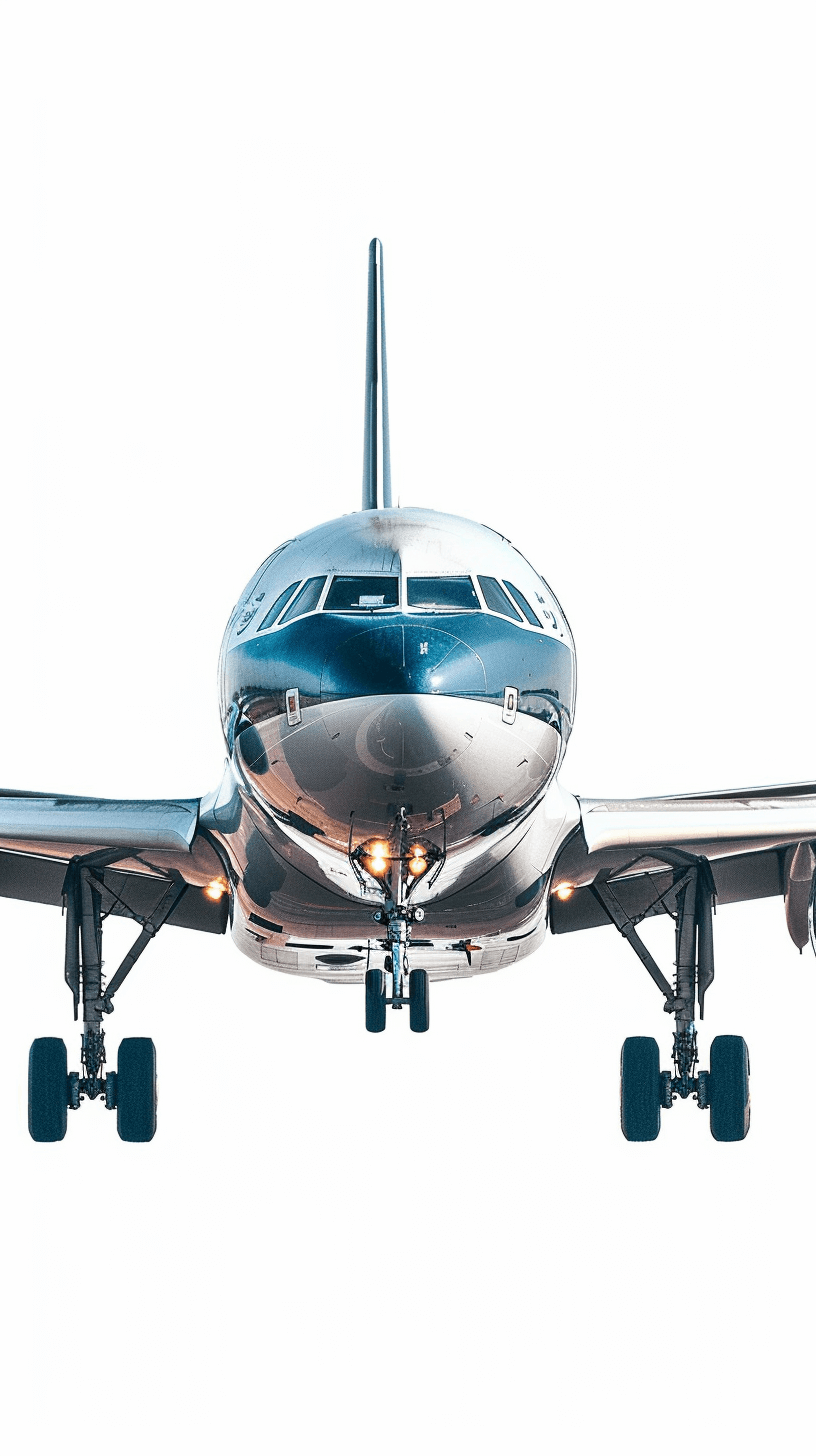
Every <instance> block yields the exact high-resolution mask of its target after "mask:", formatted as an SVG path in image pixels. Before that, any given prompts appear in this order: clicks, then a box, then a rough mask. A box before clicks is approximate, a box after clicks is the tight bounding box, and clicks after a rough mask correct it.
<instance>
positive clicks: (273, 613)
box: [258, 581, 300, 632]
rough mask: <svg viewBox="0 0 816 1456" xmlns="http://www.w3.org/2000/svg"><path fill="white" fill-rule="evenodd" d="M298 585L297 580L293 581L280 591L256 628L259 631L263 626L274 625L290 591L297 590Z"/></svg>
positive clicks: (287, 599)
mask: <svg viewBox="0 0 816 1456" xmlns="http://www.w3.org/2000/svg"><path fill="white" fill-rule="evenodd" d="M299 586H300V582H299V581H293V582H292V584H291V586H288V587H287V588H286V591H282V592H281V594H280V596H279V597H277V598H276V600H275V601H274V602H273V603H272V606H271V607H270V608H269V611H268V612H267V614H266V616H265V617H264V619H263V621H262V622H261V624H260V626H259V628H258V631H259V632H263V630H264V627H273V626H274V625H275V623H276V622H277V620H278V617H279V616H280V614H281V612H282V611H283V609H284V607H285V606H286V603H287V602H288V601H289V600H290V599H291V596H292V593H293V592H294V591H297V589H298V587H299Z"/></svg>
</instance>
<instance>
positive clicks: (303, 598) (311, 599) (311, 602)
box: [281, 576, 326, 626]
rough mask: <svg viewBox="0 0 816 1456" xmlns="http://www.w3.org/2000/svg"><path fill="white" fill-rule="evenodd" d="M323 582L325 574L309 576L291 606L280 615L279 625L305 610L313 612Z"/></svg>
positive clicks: (299, 615)
mask: <svg viewBox="0 0 816 1456" xmlns="http://www.w3.org/2000/svg"><path fill="white" fill-rule="evenodd" d="M325 583H326V578H325V576H310V577H309V580H308V581H304V583H303V586H302V587H301V588H300V591H299V592H298V594H297V596H296V597H295V600H294V601H293V602H292V605H291V607H289V608H288V609H287V610H286V611H285V612H284V614H283V616H282V617H281V626H283V624H284V622H291V621H292V619H293V617H302V616H303V615H304V613H305V612H313V611H314V609H315V607H316V606H317V604H318V602H319V601H320V593H321V592H322V590H323V587H324V586H325Z"/></svg>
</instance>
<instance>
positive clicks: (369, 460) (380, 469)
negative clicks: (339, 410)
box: [363, 238, 391, 511]
mask: <svg viewBox="0 0 816 1456" xmlns="http://www.w3.org/2000/svg"><path fill="white" fill-rule="evenodd" d="M390 504H391V448H390V440H389V434H388V371H387V369H386V363H385V292H384V289H383V250H382V243H381V242H380V240H379V238H372V239H371V242H370V244H369V248H368V323H367V325H366V383H365V442H364V445H363V510H364V511H376V510H377V509H378V507H380V506H390Z"/></svg>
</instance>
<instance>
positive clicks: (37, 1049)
mask: <svg viewBox="0 0 816 1456" xmlns="http://www.w3.org/2000/svg"><path fill="white" fill-rule="evenodd" d="M67 1127H68V1052H67V1051H66V1048H65V1042H64V1041H63V1040H62V1037H60V1036H38V1037H37V1040H36V1041H33V1042H32V1043H31V1051H30V1052H29V1054H28V1130H29V1132H30V1133H31V1136H32V1137H33V1139H34V1141H35V1143H60V1142H62V1139H63V1138H64V1137H65V1133H66V1130H67Z"/></svg>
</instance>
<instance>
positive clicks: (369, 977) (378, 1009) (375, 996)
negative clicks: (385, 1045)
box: [365, 971, 388, 1031]
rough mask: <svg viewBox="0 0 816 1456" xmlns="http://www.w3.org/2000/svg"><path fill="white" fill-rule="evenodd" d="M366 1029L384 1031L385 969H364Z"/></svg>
mask: <svg viewBox="0 0 816 1456" xmlns="http://www.w3.org/2000/svg"><path fill="white" fill-rule="evenodd" d="M365 1006H366V1031H385V1013H386V1011H387V1009H388V1008H387V1006H386V1004H385V971H366V978H365Z"/></svg>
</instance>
